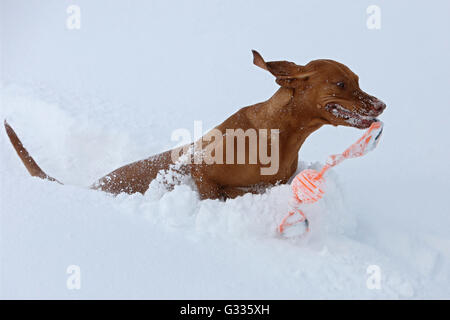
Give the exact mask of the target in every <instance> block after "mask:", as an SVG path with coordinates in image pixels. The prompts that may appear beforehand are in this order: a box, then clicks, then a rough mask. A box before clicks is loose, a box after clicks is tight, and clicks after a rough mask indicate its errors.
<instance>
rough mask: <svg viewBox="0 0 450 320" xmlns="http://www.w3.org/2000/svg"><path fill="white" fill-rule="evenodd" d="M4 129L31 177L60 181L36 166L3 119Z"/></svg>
mask: <svg viewBox="0 0 450 320" xmlns="http://www.w3.org/2000/svg"><path fill="white" fill-rule="evenodd" d="M5 129H6V134H7V135H8V137H9V140H10V141H11V143H12V145H13V147H14V149H16V152H17V154H18V155H19V158H20V160H22V162H23V164H24V165H25V168H27V170H28V172H29V173H30V174H31V175H32V176H33V177H39V178H41V179H47V180H50V181H56V182H58V183H61V182H59V181H58V180H56V179H55V178H52V177H50V176H49V175H48V174H46V173H45V172H44V171H43V170H42V169H41V168H40V167H39V166H38V164H37V163H36V161H34V159H33V158H32V157H31V156H30V154H29V153H28V151H27V149H25V147H24V146H23V144H22V142H21V141H20V139H19V137H18V136H17V134H16V133H15V132H14V130H13V128H11V126H10V125H9V124H8V122H6V120H5ZM61 184H62V183H61Z"/></svg>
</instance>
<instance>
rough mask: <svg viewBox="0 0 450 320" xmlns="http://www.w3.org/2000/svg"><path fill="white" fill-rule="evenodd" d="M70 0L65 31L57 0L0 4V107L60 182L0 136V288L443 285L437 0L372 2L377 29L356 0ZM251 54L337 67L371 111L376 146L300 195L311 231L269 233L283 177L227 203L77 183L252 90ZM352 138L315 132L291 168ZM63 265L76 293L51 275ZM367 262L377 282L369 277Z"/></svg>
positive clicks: (388, 290)
mask: <svg viewBox="0 0 450 320" xmlns="http://www.w3.org/2000/svg"><path fill="white" fill-rule="evenodd" d="M44 3H45V4H44ZM77 3H78V4H79V5H80V8H81V9H82V17H83V18H82V19H83V20H82V28H81V29H80V30H78V31H68V30H66V29H65V18H66V13H65V9H66V8H67V6H68V5H69V4H71V2H70V1H66V2H64V1H42V2H39V1H17V0H14V1H9V0H2V2H1V7H0V8H1V11H0V18H1V21H0V23H1V30H0V36H1V37H0V39H1V59H2V60H1V61H2V64H1V66H2V73H1V76H2V79H1V80H2V82H1V88H0V119H3V118H7V119H8V121H9V122H10V123H11V125H12V126H13V127H14V129H15V130H16V131H17V133H18V135H19V136H20V137H21V138H22V141H23V142H24V144H25V146H26V147H27V148H28V150H29V151H30V153H31V154H32V155H33V156H34V157H35V159H36V161H37V162H38V163H39V164H40V166H41V167H42V168H43V169H44V170H45V171H47V172H48V173H49V174H50V175H52V176H54V177H56V178H58V179H59V180H61V181H63V182H65V183H66V185H65V186H61V185H58V184H55V183H50V182H45V181H42V180H39V179H36V178H30V177H29V176H28V174H27V172H26V170H25V168H24V167H23V165H22V164H21V163H20V160H19V159H18V157H17V155H16V154H15V152H14V150H13V148H12V146H11V145H10V143H9V141H8V139H7V136H6V134H4V131H3V130H0V131H1V132H0V179H1V183H0V210H1V211H0V297H1V298H205V299H212V298H274V299H281V298H285V299H298V298H364V299H372V298H374V299H381V298H389V299H396V298H406V299H418V298H419V299H420V298H441V299H442V298H447V299H448V298H450V232H449V230H450V215H449V214H450V210H449V209H448V201H447V196H448V191H449V190H450V182H449V177H450V168H449V166H448V158H449V155H450V151H449V150H450V142H449V139H448V129H447V128H448V125H449V118H450V111H449V110H450V109H449V107H450V106H449V103H448V101H446V100H445V99H443V98H442V97H443V96H445V94H446V92H447V91H448V74H449V71H450V70H449V69H450V67H449V63H448V53H449V48H450V43H449V40H448V39H449V38H448V37H446V36H438V35H437V34H439V32H436V30H440V31H441V32H444V31H445V32H447V31H448V30H450V28H449V27H450V26H449V24H450V22H449V21H450V20H449V19H448V12H449V10H448V9H449V5H448V4H444V2H442V3H441V4H439V5H438V4H434V5H433V6H431V5H429V4H426V3H425V2H423V3H420V2H416V3H412V2H406V1H396V2H395V4H393V3H391V2H387V1H380V3H379V5H380V8H381V9H382V17H383V20H382V28H381V30H368V29H367V28H366V25H365V19H366V13H365V9H366V7H367V6H368V5H369V4H372V3H364V1H362V2H361V3H360V4H358V5H356V4H355V3H354V2H346V3H347V7H346V8H345V9H344V8H343V7H342V6H340V5H338V4H336V3H334V2H332V1H324V2H323V3H322V4H321V5H315V4H314V5H313V4H308V3H305V4H302V2H299V1H296V2H292V3H290V2H286V3H284V2H277V3H279V4H277V5H276V6H274V5H273V4H272V5H270V4H265V5H264V6H261V5H258V6H256V3H260V2H251V1H249V2H246V4H245V5H244V4H242V3H241V2H239V3H238V2H236V3H235V4H233V3H228V4H226V3H225V2H215V1H208V2H198V1H192V2H191V3H190V4H189V5H183V4H181V3H177V4H176V5H175V3H171V2H170V1H169V2H163V1H161V2H160V1H154V2H144V1H142V2H140V3H138V2H136V4H133V5H131V4H127V3H125V2H120V1H107V2H106V1H103V0H97V1H82V0H80V1H77ZM106 3H108V5H106ZM294 5H295V6H294ZM286 6H294V8H296V10H288V11H286V10H285V8H286ZM173 8H176V9H177V10H172V9H173ZM269 8H270V9H269ZM283 8H284V9H283ZM406 9H407V10H406ZM403 16H404V17H403ZM402 17H403V18H402ZM268 20H270V21H271V23H267V21H268ZM18 21H20V23H17V22H18ZM175 22H176V23H175ZM338 22H340V23H338ZM293 30H298V31H293ZM292 33H294V37H293V35H292ZM295 37H298V39H299V41H298V42H296V41H292V39H293V38H295ZM355 39H357V40H355ZM252 48H255V49H258V50H259V51H260V52H261V53H262V54H263V55H264V56H265V57H267V59H268V60H271V59H291V60H293V61H296V62H298V63H301V62H304V63H306V62H307V61H309V60H311V59H315V58H318V57H326V58H332V59H336V60H339V61H341V62H343V63H346V64H348V65H349V66H350V67H351V68H352V69H353V70H354V71H355V72H356V73H357V74H359V76H360V78H361V86H362V89H364V90H366V91H367V92H369V93H371V94H373V95H375V96H378V97H380V98H381V99H382V100H384V101H385V102H386V103H387V105H388V109H387V110H386V111H385V114H384V115H383V116H382V117H381V119H382V120H383V121H384V123H385V130H384V134H383V137H382V140H381V142H380V144H379V146H378V148H377V149H376V150H375V151H373V152H372V153H370V154H369V155H367V156H366V157H364V158H360V159H355V160H349V161H347V162H345V163H343V164H342V165H340V166H339V167H337V168H336V169H334V170H333V171H332V172H331V173H330V175H329V177H328V179H327V183H328V191H327V196H326V198H325V199H324V201H323V202H319V203H317V204H314V205H310V206H309V207H307V208H306V212H307V214H308V215H309V216H310V218H311V220H312V233H311V235H310V237H309V238H308V239H306V240H305V241H298V240H297V241H290V240H282V239H279V238H278V237H277V236H276V233H275V226H276V225H277V223H278V222H279V220H280V218H281V217H282V216H283V215H284V214H285V212H286V209H287V199H288V198H289V196H290V191H289V187H288V186H278V187H275V188H273V189H271V190H270V191H268V192H267V193H266V194H264V195H245V196H244V197H240V198H237V199H234V200H229V201H227V202H220V201H212V200H206V201H199V199H198V196H197V194H196V193H195V191H194V190H192V189H191V188H190V187H189V186H186V185H183V186H179V187H177V188H175V190H174V191H172V192H161V191H160V190H158V189H157V188H151V189H150V191H149V192H147V193H146V194H145V195H144V196H142V195H134V196H128V195H120V196H118V197H112V196H110V195H107V194H104V193H101V192H96V191H91V190H88V189H87V188H85V187H86V186H88V185H90V184H91V183H92V182H94V181H95V180H96V179H97V178H99V177H101V176H102V175H104V174H106V173H108V172H110V171H111V170H113V169H115V168H117V167H118V166H120V165H123V164H125V163H128V162H130V161H135V160H138V159H141V158H144V157H147V156H149V155H151V154H154V153H156V152H159V151H163V150H166V149H168V148H170V147H173V146H174V145H175V142H172V141H171V140H170V135H171V132H172V131H173V130H175V129H178V128H187V129H191V130H192V129H193V121H194V120H202V121H203V123H204V129H205V130H206V129H207V128H209V127H212V126H214V125H215V124H218V123H220V122H221V121H223V120H224V119H225V118H226V117H227V116H229V115H230V114H232V113H233V112H235V111H236V110H237V109H238V108H240V107H243V106H246V105H250V104H252V103H256V102H259V101H262V100H265V99H267V98H268V97H269V96H270V95H271V94H272V93H273V92H275V90H276V88H277V86H276V84H274V83H273V79H271V78H270V76H269V75H267V74H265V73H263V72H261V71H260V70H258V69H257V68H256V67H252V65H251V56H250V49H252ZM361 134H362V132H361V131H358V130H356V129H351V128H331V127H330V128H322V129H321V130H319V131H318V132H317V133H315V134H314V135H313V136H312V137H310V138H309V139H308V140H307V142H306V143H305V145H304V146H303V147H302V149H301V151H300V156H301V157H300V158H301V160H302V162H301V163H300V166H301V168H304V167H306V166H311V165H312V166H316V165H318V163H314V162H315V161H323V160H324V159H325V158H326V156H327V155H328V154H332V153H338V152H340V151H342V150H343V149H344V148H345V147H347V146H348V145H349V144H350V143H352V142H353V141H354V140H356V139H357V138H358V137H359V136H360V135H361ZM311 162H313V164H311ZM69 265H78V266H80V268H81V289H80V290H68V289H67V287H66V280H67V277H68V274H67V273H66V269H67V267H68V266H69ZM370 265H377V266H379V267H380V270H381V277H382V278H381V289H379V290H376V289H375V290H370V289H368V288H367V285H366V281H367V279H368V277H369V275H368V274H367V268H368V266H370Z"/></svg>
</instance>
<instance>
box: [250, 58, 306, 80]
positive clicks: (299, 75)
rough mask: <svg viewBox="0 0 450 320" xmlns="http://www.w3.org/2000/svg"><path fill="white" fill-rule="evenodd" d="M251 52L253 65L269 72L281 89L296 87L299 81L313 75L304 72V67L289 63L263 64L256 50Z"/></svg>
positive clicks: (274, 62) (273, 62)
mask: <svg viewBox="0 0 450 320" xmlns="http://www.w3.org/2000/svg"><path fill="white" fill-rule="evenodd" d="M252 52H253V63H254V64H255V65H256V66H258V67H260V68H262V69H264V70H267V71H269V72H270V73H271V74H273V75H274V76H275V77H276V82H277V83H278V84H279V85H280V86H282V87H296V86H297V85H298V83H297V82H298V80H299V79H304V78H306V77H309V76H310V75H312V74H313V72H306V71H305V67H303V66H299V65H297V64H295V63H294V62H289V61H271V62H265V61H264V59H263V57H262V56H261V55H260V54H259V53H258V51H256V50H252Z"/></svg>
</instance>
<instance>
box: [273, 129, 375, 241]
mask: <svg viewBox="0 0 450 320" xmlns="http://www.w3.org/2000/svg"><path fill="white" fill-rule="evenodd" d="M382 132H383V123H382V122H380V121H378V122H374V123H372V125H371V126H370V127H369V129H367V131H366V132H365V133H364V135H363V136H362V137H361V138H359V139H358V141H356V142H355V143H354V144H352V145H351V146H350V147H349V148H348V149H346V150H345V151H344V152H343V153H341V154H334V155H331V156H329V157H328V159H327V161H326V163H325V165H324V166H323V168H322V170H320V172H318V171H316V170H313V169H306V170H303V171H302V172H300V173H299V174H298V175H297V176H295V178H294V180H293V181H292V183H291V187H292V192H293V197H292V199H291V201H290V202H289V205H290V207H291V208H290V210H289V213H288V215H287V216H285V217H284V218H283V220H281V223H280V225H279V226H278V232H279V233H280V234H281V235H282V236H284V237H295V236H299V235H302V234H305V233H307V232H308V231H309V223H308V219H307V218H306V216H305V214H304V213H303V211H302V210H300V209H299V208H298V207H299V206H300V205H301V204H303V203H314V202H317V201H319V200H320V199H322V197H323V195H324V193H325V192H324V188H323V187H324V185H325V180H324V178H323V175H324V174H325V173H326V172H327V171H328V170H329V169H330V168H332V167H334V166H336V165H338V164H339V163H341V162H342V161H344V160H345V159H349V158H357V157H361V156H363V155H365V154H367V153H368V152H369V151H372V150H373V149H375V147H376V146H377V144H378V142H379V140H380V139H379V138H380V137H381V133H382Z"/></svg>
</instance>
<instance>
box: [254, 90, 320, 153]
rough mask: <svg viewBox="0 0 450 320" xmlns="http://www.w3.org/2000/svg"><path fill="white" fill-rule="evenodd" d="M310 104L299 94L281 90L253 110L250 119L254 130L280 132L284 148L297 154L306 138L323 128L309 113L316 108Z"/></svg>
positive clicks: (296, 91) (297, 91)
mask: <svg viewBox="0 0 450 320" xmlns="http://www.w3.org/2000/svg"><path fill="white" fill-rule="evenodd" d="M309 104H310V102H309V101H307V99H304V98H303V97H302V92H301V91H300V90H296V89H290V88H284V87H282V88H280V89H278V91H277V92H275V94H274V95H273V96H272V97H271V98H270V99H269V100H267V101H265V102H262V103H259V104H256V105H254V106H252V107H250V108H249V109H248V110H247V117H248V118H249V120H250V121H251V122H252V124H253V125H254V127H255V128H267V129H279V130H280V140H281V142H282V144H284V145H285V146H286V147H288V148H292V147H293V148H294V149H295V150H297V152H298V150H299V149H300V147H301V146H302V144H303V142H304V141H305V140H306V138H307V137H308V136H309V135H310V134H311V133H313V132H314V131H316V130H317V129H319V128H320V127H321V126H322V125H323V124H324V123H323V121H322V120H320V119H318V118H316V117H314V115H313V114H312V113H311V111H310V110H312V107H315V106H311V105H309ZM283 142H284V143H283Z"/></svg>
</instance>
